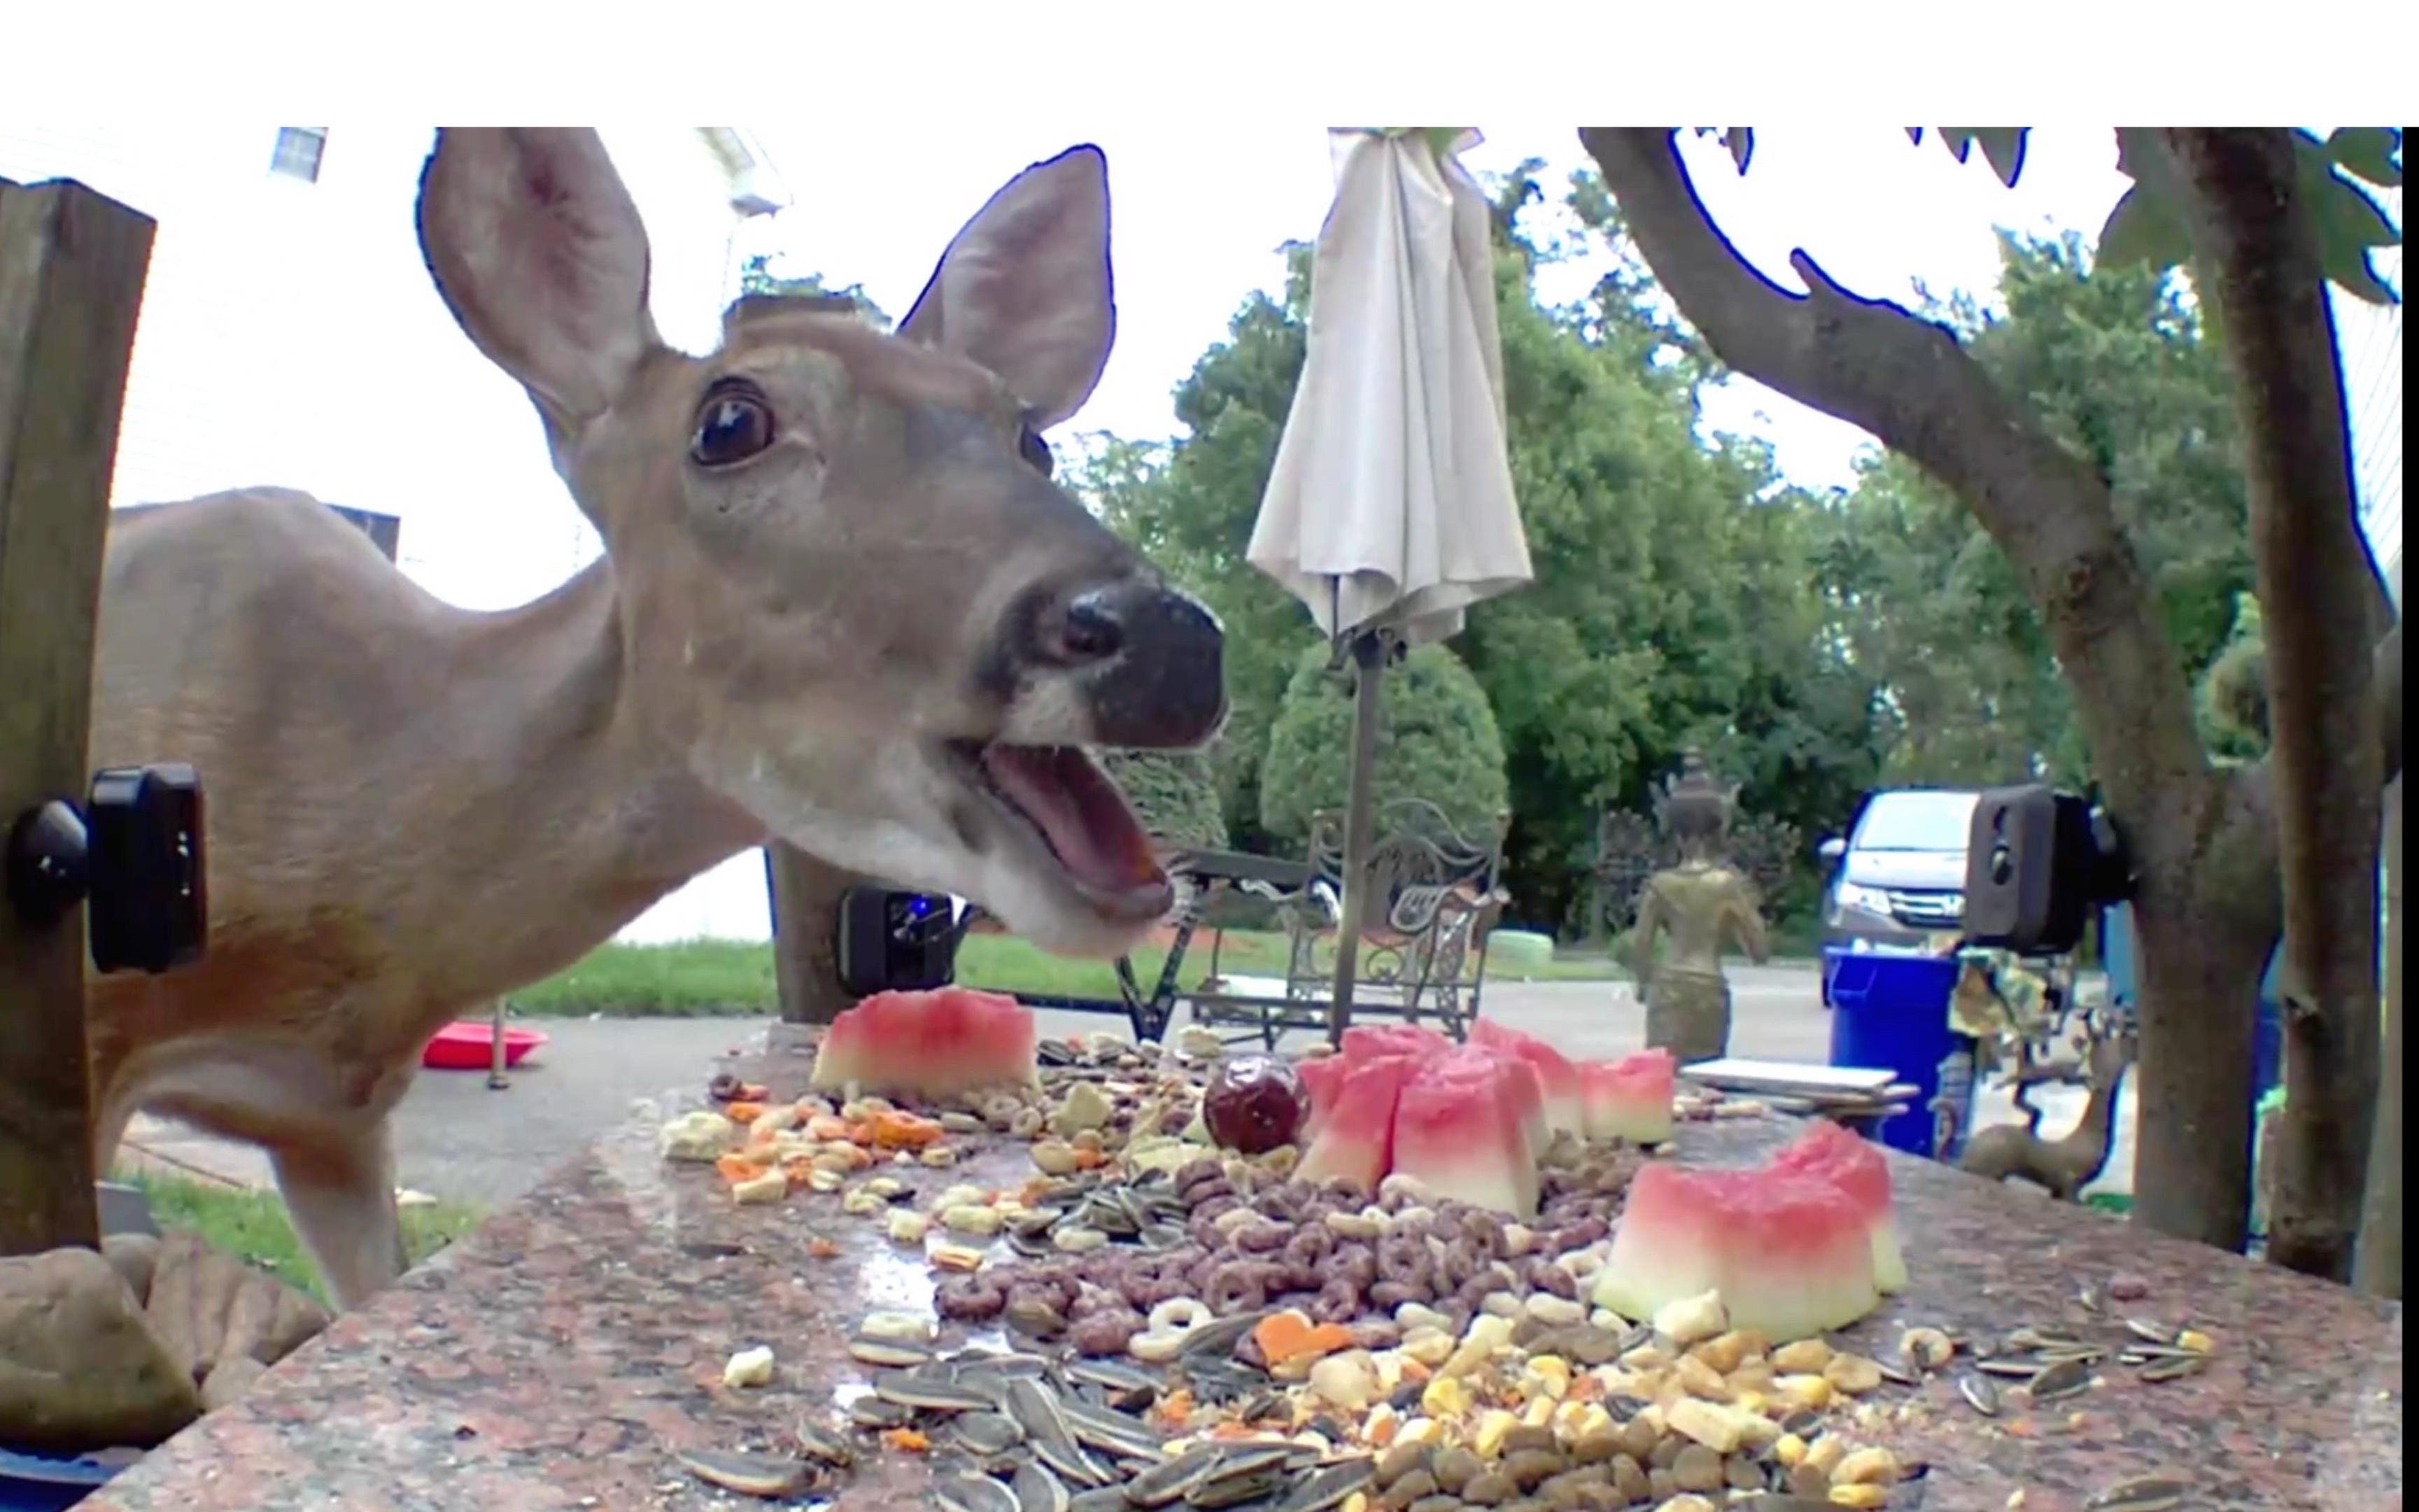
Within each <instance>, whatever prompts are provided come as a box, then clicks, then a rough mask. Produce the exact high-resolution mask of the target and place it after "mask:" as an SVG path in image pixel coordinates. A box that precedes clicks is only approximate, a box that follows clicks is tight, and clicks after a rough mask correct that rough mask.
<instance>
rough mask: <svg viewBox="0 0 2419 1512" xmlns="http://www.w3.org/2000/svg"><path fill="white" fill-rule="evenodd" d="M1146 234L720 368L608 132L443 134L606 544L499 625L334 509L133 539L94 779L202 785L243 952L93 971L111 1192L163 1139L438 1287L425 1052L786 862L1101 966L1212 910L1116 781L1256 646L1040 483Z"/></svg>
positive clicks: (521, 375) (112, 599) (228, 936)
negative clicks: (399, 1108) (1111, 281)
mask: <svg viewBox="0 0 2419 1512" xmlns="http://www.w3.org/2000/svg"><path fill="white" fill-rule="evenodd" d="M1106 214H1107V211H1106V197H1105V186H1104V182H1103V180H1102V177H1101V175H1100V162H1099V159H1098V156H1097V154H1092V153H1088V152H1084V151H1078V152H1074V153H1070V154H1068V155H1066V156H1065V157H1062V158H1060V159H1058V160H1054V162H1051V163H1046V164H1042V165H1040V166H1037V167H1036V168H1034V169H1030V170H1027V172H1026V173H1025V174H1024V175H1022V176H1020V177H1019V178H1018V179H1017V180H1015V181H1014V182H1012V183H1011V184H1010V185H1009V187H1008V188H1006V189H1004V190H1002V191H1001V193H999V194H998V195H996V196H994V200H993V202H992V203H991V204H990V205H989V206H986V207H985V208H984V210H983V211H982V213H981V214H979V215H978V217H977V218H976V219H975V221H973V222H971V223H969V224H968V226H967V228H966V230H965V231H964V232H962V233H961V235H960V237H959V239H958V240H957V242H955V243H953V244H952V247H951V249H950V252H949V254H948V256H946V257H945V258H944V259H943V262H942V265H941V268H940V270H938V271H936V273H935V275H934V277H933V280H932V285H930V286H929V287H928V288H927V290H926V293H925V295H924V297H923V299H921V300H919V301H918V303H917V311H916V313H915V314H913V315H911V316H909V318H908V320H907V321H906V322H903V323H902V326H901V334H900V335H899V336H897V337H891V336H885V335H882V334H880V333H878V332H873V331H871V329H870V328H868V327H866V326H864V325H863V324H862V323H861V322H859V321H858V320H856V319H855V317H854V316H850V315H844V314H839V313H835V312H833V311H832V310H830V309H829V308H827V307H824V306H822V305H819V304H815V303H812V302H809V301H761V300H756V301H742V303H741V304H740V305H738V306H735V307H734V308H733V311H732V316H731V317H730V320H729V321H728V322H727V325H726V331H725V340H724V343H723V347H722V348H721V350H719V351H718V352H716V354H714V355H713V356H711V357H708V358H704V359H693V358H689V357H686V356H684V355H682V354H679V353H676V352H673V351H671V350H670V349H669V348H666V347H663V346H662V345H661V344H660V343H659V342H658V341H657V340H656V339H655V334H654V331H653V328H652V326H651V325H650V324H649V323H648V322H647V320H646V318H645V260H646V251H645V239H644V234H643V231H642V230H641V229H640V228H639V223H638V220H637V216H636V212H635V210H634V209H633V208H631V207H630V205H629V203H628V199H627V196H626V194H624V193H623V192H622V189H621V185H620V182H619V179H618V178H617V177H614V175H613V172H612V169H611V167H610V164H609V162H607V160H606V159H605V156H604V153H603V150H602V148H601V147H600V146H599V145H598V144H597V143H596V141H595V138H594V136H593V133H591V132H585V131H445V132H440V133H439V140H438V146H437V148H436V150H435V152H434V153H433V154H432V157H431V160H430V166H429V170H428V173H427V175H426V177H425V178H424V182H423V188H422V202H421V220H422V240H423V245H424V250H425V251H426V254H427V256H428V260H429V265H430V269H431V271H432V273H433V274H434V275H435V277H436V279H437V282H438V285H439V290H440V291H441V292H442V293H443V294H444V295H445V297H446V300H447V302H448V303H449V305H450V306H452V308H453V309H454V311H455V315H456V316H457V318H459V319H460V321H461V323H462V325H463V328H464V330H465V331H466V332H467V333H469V334H470V336H471V338H472V339H473V340H474V341H475V342H476V343H477V344H478V345H479V346H480V347H481V348H482V350H484V351H485V352H486V354H487V355H488V356H489V357H490V358H491V359H492V360H494V361H496V362H497V363H499V364H500V365H501V366H503V367H504V368H505V369H506V370H507V371H508V372H511V373H512V374H513V375H514V377H516V378H518V379H520V380H521V382H522V383H523V385H524V386H525V387H526V388H527V389H528V390H529V392H530V394H531V397H532V400H533V401H534V403H535V405H536V408H537V410H538V412H539V415H540V417H541V420H542V422H543V424H544V429H545V436H546V440H547V444H548V445H549V447H550V449H551V450H552V453H553V455H554V458H555V462H556V466H557V469H558V471H561V472H562V475H563V477H564V479H565V481H566V482H567V483H568V484H569V485H570V487H571V490H572V493H573V495H574V497H575V498H576V499H577V500H578V502H579V503H580V505H581V507H582V508H583V510H585V511H586V512H587V513H588V514H589V516H590V517H591V518H592V519H593V520H595V521H596V523H597V525H598V529H599V532H600V534H601V535H602V536H603V537H604V540H605V543H606V548H607V554H606V556H605V557H604V558H602V559H600V560H599V561H598V562H596V563H593V564H592V565H591V566H589V567H588V568H587V569H586V570H584V571H582V572H581V573H579V574H578V576H577V577H575V578H573V579H571V580H570V581H569V582H567V583H565V584H564V585H563V586H562V587H561V588H560V589H558V590H556V591H555V592H554V593H552V594H547V596H546V597H544V598H541V599H539V600H538V601H536V602H534V603H532V604H530V605H527V606H524V607H522V608H520V609H513V610H509V611H505V612H502V613H495V614H483V613H472V612H469V611H465V610H461V609H455V608H453V607H451V606H448V605H446V604H443V603H441V602H439V600H437V599H436V598H434V597H432V596H431V595H429V594H426V593H424V592H423V591H422V590H421V589H419V588H418V587H417V586H416V585H414V584H412V583H411V582H410V581H409V580H408V579H405V578H404V577H403V576H402V574H401V573H400V572H398V571H396V570H395V569H394V568H393V565H392V564H390V563H388V562H386V560H385V559H384V558H383V557H382V556H381V555H380V554H379V553H378V552H377V549H376V548H374V547H372V546H371V545H370V544H369V542H368V541H367V540H366V539H365V538H363V537H362V535H361V534H360V533H359V532H356V531H354V530H352V529H351V528H350V527H349V526H347V525H346V524H345V523H344V522H343V521H341V520H340V519H338V518H337V517H334V516H333V515H332V514H331V512H329V511H328V510H326V509H325V508H323V507H322V506H321V505H319V504H318V503H317V502H316V501H313V500H311V499H310V498H308V497H307V496H304V495H300V494H296V493H291V492H286V491H282V490H273V489H261V490H252V491H246V492H240V493H233V494H223V495H218V496H213V497H211V498H208V499H202V500H195V501H188V502H185V503H182V504H179V505H176V506H173V507H169V508H164V509H160V510H157V511H152V512H148V513H146V514H145V515H143V516H140V517H135V518H132V519H129V520H126V521H124V522H122V523H121V524H119V525H118V526H116V528H115V529H114V530H113V532H112V539H111V543H110V549H109V555H108V560H107V564H106V568H105V573H104V581H103V592H102V609H101V624H100V642H99V649H98V652H97V656H96V664H95V666H96V673H95V675H96V692H97V698H96V710H95V719H94V730H93V741H92V750H93V759H94V761H95V763H96V764H134V763H142V762H153V761H165V760H177V761H186V762H190V763H192V764H193V765H194V766H195V767H196V768H197V769H198V770H199V771H200V772H201V774H202V777H203V780H204V783H205V784H206V787H207V790H208V820H207V823H208V847H209V849H208V866H209V878H208V881H209V888H210V905H211V919H210V938H209V949H208V954H207V955H205V956H204V957H203V958H202V959H201V960H200V961H199V962H197V963H195V964H193V965H191V966H188V967H185V968H181V969H179V970H177V971H175V972H172V973H169V974H167V975H165V976H162V977H159V978H152V979H139V980H137V979H123V978H105V979H95V980H93V981H92V983H91V994H90V1009H89V1023H90V1041H91V1056H92V1076H93V1086H94V1107H95V1138H96V1141H97V1143H98V1145H99V1155H100V1159H101V1160H102V1161H103V1162H104V1163H106V1162H107V1161H108V1159H109V1158H110V1156H111V1155H112V1154H113V1153H114V1151H115V1148H116V1143H117V1141H118V1139H119V1138H120V1137H121V1135H122V1134H123V1131H124V1129H125V1126H126V1123H127V1121H128V1119H131V1116H132V1115H133V1114H134V1113H135V1112H136V1111H140V1110H146V1109H147V1110H151V1111H154V1112H158V1113H161V1114H164V1115H168V1116H172V1117H177V1118H180V1119H186V1120H189V1121H191V1122H193V1123H196V1124H199V1125H200V1126H202V1127H204V1128H206V1129H209V1130H211V1131H213V1132H215V1133H219V1134H224V1135H228V1136H231V1137H235V1138H239V1139H245V1140H250V1141H253V1142H254V1143H257V1144H259V1145H262V1146H263V1147H265V1148H266V1149H268V1151H269V1152H270V1156H271V1158H272V1160H273V1162H274V1164H275V1166H276V1170H277V1174H278V1180H279V1186H280V1189H281V1191H282V1192H283V1194H284V1196H285V1200H286V1204H287V1207H288V1209H289V1211H291V1213H292V1215H293V1218H294V1220H295V1225H296V1227H297V1229H298V1231H299V1232H300V1235H301V1237H302V1239H303V1240H304V1242H305V1243H306V1245H307V1246H308V1247H309V1249H310V1250H311V1252H312V1255H313V1257H314V1258H315V1259H316V1261H317V1262H318V1264H319V1266H320V1269H321V1271H322V1273H324V1274H325V1275H326V1277H327V1279H328V1282H329V1285H330V1289H331V1293H332V1294H333V1296H334V1298H335V1300H336V1301H337V1303H338V1304H340V1305H345V1306H350V1305H352V1304H356V1303H358V1302H360V1301H361V1300H362V1298H364V1297H365V1296H367V1295H368V1294H370V1293H371V1292H372V1291H375V1290H376V1289H377V1288H379V1287H380V1286H382V1285H384V1284H385V1283H386V1282H387V1281H389V1280H391V1279H393V1276H394V1275H395V1274H396V1273H399V1270H400V1267H401V1265H402V1263H403V1259H402V1255H401V1247H400V1241H399V1230H398V1227H397V1226H396V1223H395V1218H394V1211H393V1172H392V1160H391V1156H390V1152H389V1147H388V1139H387V1133H386V1119H387V1115H388V1113H389V1112H390V1111H391V1110H392V1108H393V1105H394V1103H396V1101H397V1100H399V1099H400V1098H401V1096H402V1095H403V1093H404V1091H405V1090H406V1089H407V1088H408V1086H409V1084H410V1079H411V1077H412V1074H413V1072H414V1071H415V1070H416V1068H417V1065H418V1057H419V1051H420V1046H421V1045H422V1044H423V1043H424V1041H426V1039H427V1037H428V1036H429V1035H430V1034H432V1033H433V1032H435V1030H436V1029H437V1028H438V1027H439V1026H441V1025H443V1024H444V1023H445V1022H446V1021H447V1020H449V1019H451V1018H454V1017H456V1016H458V1015H460V1014H461V1013H463V1012H464V1011H467V1010H469V1009H470V1008H471V1007H472V1006H473V1005H476V1004H479V1003H481V1002H484V1001H485V1000H488V999H491V998H493V997H495V996H496V995H499V994H501V993H503V992H506V991H509V990H510V989H512V988H514V987H516V986H519V985H521V984H523V983H526V982H528V981H530V980H534V979H536V978H538V977H541V976H544V975H546V974H547V973H548V972H550V971H553V970H555V969H558V968H560V967H561V966H563V965H565V964H569V963H570V962H572V961H573V960H576V959H577V958H578V956H579V955H581V954H583V953H584V952H586V951H587V950H589V949H593V947H594V946H595V945H597V944H599V943H601V942H602V941H604V940H605V939H607V938H609V937H610V936H611V935H612V933H614V932H615V931H616V930H618V929H619V928H620V927H621V926H622V925H624V924H625V923H627V922H628V921H629V920H630V919H632V918H636V917H637V916H638V915H639V913H641V912H642V911H644V910H645V909H646V908H647V907H648V906H649V905H650V904H651V903H655V901H657V900H658V899H660V898H662V897H663V896H665V895H666V894H668V893H669V892H670V891H671V890H673V889H674V888H676V887H679V886H680V885H681V884H682V883H684V882H686V880H688V879H689V878H690V877H693V876H695V875H697V874H698V873H699V872H702V871H704V870H706V869H707V868H708V867H711V866H713V865H714V864H716V863H717V862H718V861H720V860H722V859H724V858H726V857H728V856H732V855H734V854H736V853H738V852H739V851H741V850H744V849H746V848H747V847H749V846H752V845H756V844H761V843H763V841H765V840H766V839H767V838H768V837H774V836H778V837H779V838H781V839H784V840H786V841H790V842H792V843H794V844H798V845H800V846H802V847H804V848H806V849H808V850H809V851H812V852H815V853H817V854H820V855H822V856H825V857H827V858H829V859H831V860H833V861H835V862H837V863H839V864H840V865H843V866H846V867H849V868H851V869H853V870H857V871H863V872H873V873H876V874H880V875H886V876H888V877H891V878H893V879H895V880H898V881H901V882H903V883H908V884H911V885H917V886H922V887H931V888H933V889H935V890H947V891H952V892H956V893H959V894H962V895H964V896H968V897H971V898H974V899H975V900H976V901H978V902H979V903H984V904H985V905H986V906H987V907H989V908H990V909H991V910H992V911H994V912H995V913H997V914H999V915H1000V916H1002V917H1003V918H1005V919H1006V920H1007V921H1008V922H1009V924H1010V925H1011V926H1012V927H1016V928H1018V929H1019V930H1020V931H1021V932H1022V933H1026V934H1028V935H1031V936H1033V937H1035V938H1037V939H1039V940H1040V942H1041V943H1043V944H1045V945H1048V946H1051V947H1053V948H1056V949H1073V950H1081V951H1088V952H1100V951H1108V950H1115V949H1119V948H1121V947H1122V946H1123V945H1125V944H1126V943H1128V942H1130V941H1131V940H1132V938H1133V937H1135V936H1136V935H1138V934H1139V933H1141V932H1142V931H1143V930H1145V929H1147V928H1148V926H1149V925H1150V923H1152V922H1153V921H1154V920H1155V919H1156V918H1157V917H1159V916H1160V915H1161V914H1162V913H1163V912H1164V909H1165V907H1166V904H1167V902H1168V896H1169V893H1168V883H1167V879H1166V877H1165V875H1164V874H1163V872H1160V870H1159V868H1158V866H1157V864H1156V863H1155V862H1154V861H1152V860H1151V859H1150V857H1149V853H1148V846H1147V844H1146V842H1145V841H1143V839H1142V836H1141V832H1140V830H1139V828H1138V827H1137V826H1136V825H1134V823H1133V820H1132V813H1131V811H1130V810H1127V809H1126V807H1125V805H1124V804H1123V801H1122V800H1121V799H1120V798H1118V797H1117V795H1116V793H1115V789H1114V788H1113V787H1111V786H1108V785H1106V784H1105V783H1104V782H1103V781H1102V780H1101V779H1099V778H1098V775H1097V772H1096V771H1095V769H1093V768H1092V767H1091V764H1090V763H1089V760H1088V758H1086V757H1085V756H1083V755H1082V754H1081V752H1080V748H1081V747H1083V746H1085V745H1087V744H1094V743H1100V744H1118V745H1133V746H1152V745H1159V746H1181V745H1189V744H1197V743H1198V742H1199V741H1201V740H1203V739H1205V738H1207V737H1208V736H1209V735H1210V734H1211V733H1214V731H1215V728H1216V726H1217V723H1218V722H1219V720H1220V719H1221V718H1223V717H1224V709H1225V700H1224V692H1223V687H1222V686H1221V675H1220V657H1219V640H1218V630H1217V627H1216V625H1215V623H1214V622H1213V621H1211V620H1210V618H1209V616H1208V615H1207V613H1206V612H1205V611H1202V610H1200V609H1199V608H1198V606H1197V605H1194V604H1193V602H1192V601H1191V600H1189V599H1186V598H1184V597H1183V596H1182V595H1180V594H1176V593H1174V592H1173V591H1172V590H1169V589H1167V588H1166V587H1165V585H1164V583H1163V581H1162V580H1161V579H1159V578H1158V577H1157V575H1156V574H1155V573H1153V572H1151V571H1150V569H1149V568H1148V566H1147V565H1146V564H1144V563H1141V562H1140V561H1139V559H1137V558H1136V557H1134V555H1133V554H1132V551H1131V550H1129V549H1128V548H1125V547H1124V546H1123V545H1122V544H1120V543H1119V542H1117V540H1116V539H1115V537H1113V536H1111V535H1110V534H1109V532H1107V531H1106V530H1105V529H1103V528H1102V527H1101V526H1100V525H1099V524H1098V523H1097V522H1096V521H1095V520H1093V519H1092V518H1091V517H1090V516H1089V515H1088V514H1087V513H1086V511H1084V509H1083V508H1082V506H1081V505H1079V504H1077V503H1075V502H1074V501H1072V500H1071V499H1069V498H1068V497H1067V496H1066V495H1065V494H1064V493H1062V492H1061V491H1059V490H1058V489H1057V488H1056V487H1055V486H1053V485H1051V484H1050V483H1049V482H1048V481H1047V478H1046V473H1045V471H1043V470H1042V469H1041V468H1040V467H1039V466H1037V453H1038V456H1039V458H1042V459H1046V455H1047V454H1046V450H1040V449H1039V446H1038V442H1036V441H1035V440H1034V436H1035V433H1036V432H1037V431H1038V430H1040V428H1043V427H1045V426H1046V425H1048V424H1053V423H1055V421H1056V420H1058V419H1062V418H1064V417H1065V415H1066V414H1068V413H1071V412H1072V410H1073V409H1074V408H1075V407H1076V406H1078V405H1079V404H1080V403H1081V401H1082V399H1083V397H1084V396H1085V395H1086V393H1088V392H1089V390H1090V388H1091V386H1092V384H1093V382H1094V381H1095V380H1096V379H1097V378H1098V374H1099V369H1100V365H1101V363H1102V362H1103V361H1105V358H1106V355H1107V349H1108V343H1109V339H1110V332H1111V329H1112V324H1111V323H1112V316H1111V314H1110V308H1109V302H1108V278H1107V264H1106V233H1107V224H1106ZM432 444H441V439H436V440H433V441H432ZM104 1168H105V1164H104Z"/></svg>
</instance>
